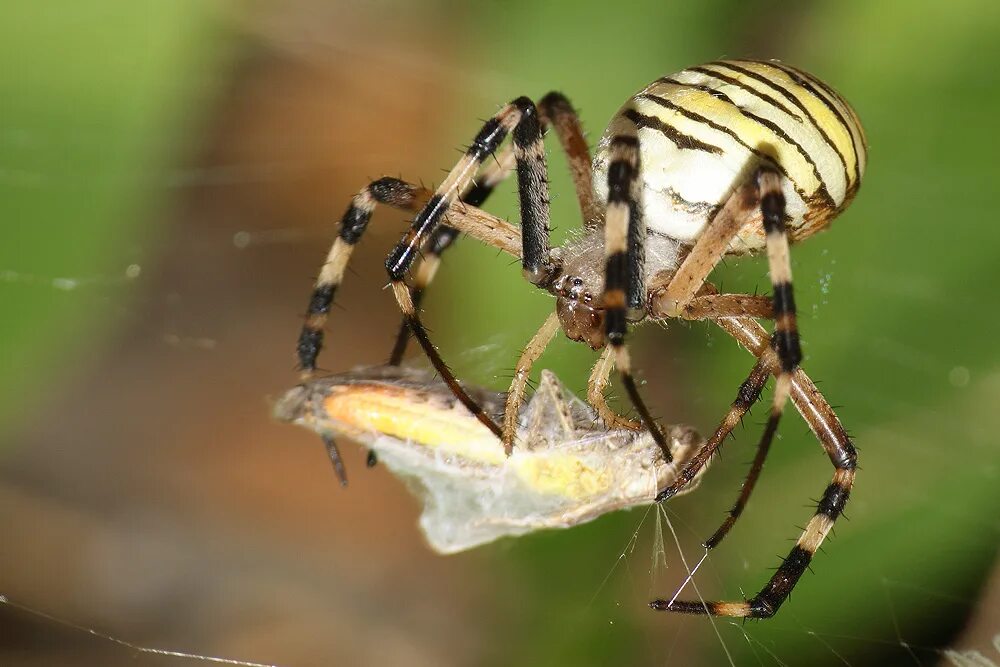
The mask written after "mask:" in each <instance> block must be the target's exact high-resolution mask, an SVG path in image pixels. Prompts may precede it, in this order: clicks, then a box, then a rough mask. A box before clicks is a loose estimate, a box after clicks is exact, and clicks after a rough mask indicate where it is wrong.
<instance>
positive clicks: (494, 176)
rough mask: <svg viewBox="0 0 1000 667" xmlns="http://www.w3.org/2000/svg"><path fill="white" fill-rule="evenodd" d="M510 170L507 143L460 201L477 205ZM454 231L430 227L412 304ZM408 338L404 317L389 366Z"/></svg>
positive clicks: (396, 360) (434, 270) (511, 153)
mask: <svg viewBox="0 0 1000 667" xmlns="http://www.w3.org/2000/svg"><path fill="white" fill-rule="evenodd" d="M513 169H514V151H513V149H512V148H511V147H510V146H507V147H505V148H504V150H503V152H502V153H501V154H500V155H499V156H498V157H497V160H496V162H487V163H486V168H485V169H484V170H483V173H482V174H481V175H480V177H479V178H478V179H476V180H475V181H469V184H468V185H467V186H466V188H465V193H464V194H463V195H462V197H461V200H462V203H463V204H467V205H469V206H476V207H480V206H482V205H483V203H484V202H485V201H486V200H487V199H488V198H489V196H490V195H491V194H492V193H493V190H494V189H495V188H496V186H497V185H499V184H500V183H501V182H503V181H504V180H505V179H506V178H507V176H509V175H510V172H511V171H512V170H513ZM458 234H459V232H458V230H457V229H455V228H454V227H451V226H449V225H446V224H442V225H441V226H440V227H438V228H437V229H435V230H434V233H433V234H431V237H430V239H429V240H428V241H427V243H426V244H425V246H424V250H423V256H422V257H421V260H420V264H419V266H418V267H417V270H416V272H415V273H414V276H413V291H412V293H413V305H414V307H415V308H419V307H420V302H421V301H422V300H423V296H424V290H426V289H427V287H428V286H429V285H430V284H431V281H432V280H434V276H435V275H436V274H437V270H438V267H439V266H440V264H441V255H443V254H444V251H445V250H447V249H448V248H450V247H451V245H452V244H453V243H454V242H455V240H456V239H458ZM409 340H410V326H409V324H407V322H406V318H403V321H402V322H401V323H400V325H399V333H398V334H396V343H395V344H394V345H393V347H392V353H391V354H390V355H389V365H390V366H398V365H399V364H400V363H402V361H403V355H404V354H405V353H406V345H407V343H408V342H409Z"/></svg>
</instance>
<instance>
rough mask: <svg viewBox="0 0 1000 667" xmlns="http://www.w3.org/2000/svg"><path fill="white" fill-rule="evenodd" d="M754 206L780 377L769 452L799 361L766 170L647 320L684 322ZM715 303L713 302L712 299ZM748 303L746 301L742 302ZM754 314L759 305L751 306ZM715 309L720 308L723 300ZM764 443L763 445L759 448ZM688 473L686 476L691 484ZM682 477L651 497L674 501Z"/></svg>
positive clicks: (775, 196) (788, 277) (785, 261)
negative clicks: (760, 232)
mask: <svg viewBox="0 0 1000 667" xmlns="http://www.w3.org/2000/svg"><path fill="white" fill-rule="evenodd" d="M757 206H759V208H760V211H761V214H762V218H763V222H764V229H765V232H766V241H767V254H768V266H769V272H770V275H771V284H772V287H773V291H774V297H773V314H774V319H775V331H774V337H773V339H772V345H773V347H774V349H775V351H776V352H777V354H778V358H779V360H780V367H781V372H780V373H778V375H777V381H776V384H775V390H774V400H773V402H772V403H771V413H770V416H769V417H768V422H767V426H766V427H765V433H764V438H763V439H762V441H761V445H760V447H761V448H765V449H766V448H767V447H769V446H770V442H769V440H770V438H772V437H773V435H774V433H775V432H776V431H777V429H778V423H779V422H780V421H781V413H782V411H783V409H784V406H785V403H786V402H787V400H788V395H789V392H790V390H791V382H792V373H793V372H794V371H795V369H796V368H797V367H798V364H799V362H800V361H801V360H802V352H801V350H800V348H799V335H798V328H797V326H796V320H795V301H794V299H793V297H792V272H791V266H790V261H789V253H788V235H787V233H786V229H785V199H784V196H783V195H782V193H781V179H780V177H779V175H778V173H777V172H776V171H775V170H774V169H773V168H772V167H769V166H761V167H759V168H758V169H757V173H756V178H755V179H754V182H753V183H752V184H747V185H744V186H742V187H740V188H738V189H737V190H735V191H734V192H733V194H732V195H730V197H729V199H728V200H727V201H726V204H725V205H724V206H723V207H722V209H721V210H720V211H719V213H718V214H717V215H716V216H715V217H714V218H713V219H712V221H711V222H710V223H709V225H708V227H706V229H705V230H704V231H703V232H702V234H701V235H700V236H699V237H698V240H697V241H696V242H695V244H694V246H693V247H692V249H691V252H690V253H689V254H688V255H687V257H685V259H684V261H683V262H682V263H681V266H680V267H679V268H678V269H677V272H676V273H675V274H674V275H673V276H672V277H671V278H670V281H669V283H668V284H667V285H666V287H665V288H663V289H660V288H654V289H653V290H652V291H653V293H654V295H655V296H654V297H653V299H652V300H651V301H652V304H651V308H650V311H651V316H652V317H654V318H656V317H684V313H685V310H686V308H687V307H688V305H689V304H691V303H692V302H693V301H695V299H696V295H697V294H699V292H701V291H702V290H703V287H704V284H705V279H706V278H707V277H708V274H709V273H710V272H711V271H712V269H713V268H715V265H716V264H718V262H719V260H721V258H722V255H723V254H724V253H725V251H726V249H727V248H728V247H729V243H730V241H731V240H732V239H733V238H734V237H735V235H736V233H737V232H738V231H739V230H740V228H741V227H742V226H743V225H744V224H745V221H746V219H747V217H748V215H749V214H750V213H751V212H752V210H753V208H754V207H757ZM718 298H719V297H718V296H716V299H718ZM747 298H750V297H748V296H746V295H744V296H743V297H742V299H743V300H745V299H747ZM734 300H735V301H739V300H741V297H740V296H739V295H729V297H728V301H729V305H730V306H732V302H733V301H734ZM749 303H750V305H752V306H754V307H755V308H757V309H760V308H762V307H763V303H761V302H759V301H758V302H754V301H753V300H751V301H750V302H749ZM716 305H726V304H725V300H723V301H722V302H720V303H717V304H716ZM765 443H766V444H765ZM707 460H708V458H707V457H701V456H696V457H695V458H694V460H692V462H691V463H690V464H688V467H691V466H700V465H704V463H705V461H707ZM694 472H697V469H695V470H693V471H692V475H691V476H690V478H691V479H693V473H694ZM687 479H688V476H686V475H682V476H681V477H680V478H678V480H676V481H675V482H674V483H673V484H671V485H670V486H669V487H667V488H666V489H664V490H663V491H661V492H660V494H659V495H658V496H657V498H658V499H660V500H666V499H667V498H670V497H671V496H673V495H675V494H676V493H677V492H678V491H679V490H680V489H681V488H682V487H683V486H684V485H685V484H687V481H686V480H687Z"/></svg>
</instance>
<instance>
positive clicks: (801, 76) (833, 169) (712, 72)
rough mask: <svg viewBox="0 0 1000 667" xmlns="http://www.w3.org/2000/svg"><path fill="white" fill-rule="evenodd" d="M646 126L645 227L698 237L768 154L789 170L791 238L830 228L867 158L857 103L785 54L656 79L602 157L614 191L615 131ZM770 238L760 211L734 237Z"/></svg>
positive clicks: (602, 174)
mask: <svg viewBox="0 0 1000 667" xmlns="http://www.w3.org/2000/svg"><path fill="white" fill-rule="evenodd" d="M631 124H634V126H635V127H637V128H638V131H639V141H640V146H641V156H640V171H641V174H642V176H641V179H642V208H643V216H644V218H645V221H646V226H647V229H648V230H649V231H651V232H659V233H662V234H666V235H668V236H671V237H673V238H675V239H678V240H680V241H684V242H690V241H693V240H694V239H696V238H697V236H698V234H699V233H700V232H701V230H702V229H703V228H704V227H705V225H706V224H707V222H708V221H709V220H710V219H711V217H712V216H713V215H714V214H715V212H716V211H717V210H718V209H719V208H720V207H721V206H722V204H723V203H724V202H725V201H726V199H727V198H728V197H729V195H730V194H731V193H732V192H733V190H734V189H735V188H736V187H738V186H740V185H742V184H743V183H746V182H747V180H748V179H749V178H750V177H751V176H752V175H753V173H754V170H755V169H756V168H757V167H758V166H759V165H761V164H771V165H773V166H774V167H776V168H777V169H778V171H779V173H780V174H781V176H782V190H783V193H784V195H785V200H786V202H787V209H786V210H787V216H788V220H787V228H788V231H789V234H790V236H791V238H792V240H800V239H803V238H806V237H808V236H810V235H811V234H813V233H815V232H816V231H819V230H820V229H823V228H824V227H825V226H826V225H827V224H829V222H830V220H832V219H833V218H834V217H835V216H836V215H837V214H838V213H839V212H840V211H842V210H843V209H844V208H845V207H846V206H847V204H849V203H850V201H851V199H852V198H853V197H854V194H855V192H856V191H857V189H858V186H859V185H860V183H861V177H862V175H863V174H864V169H865V161H866V158H867V154H866V144H865V137H864V132H863V130H862V129H861V124H860V121H859V120H858V117H857V114H855V112H854V110H853V109H852V108H851V107H850V105H848V104H847V102H845V101H844V99H843V98H842V97H841V96H840V95H839V94H837V93H836V92H835V91H834V90H833V89H832V88H830V87H829V86H827V85H826V84H824V83H823V82H821V81H819V80H818V79H816V78H815V77H813V76H812V75H810V74H807V73H805V72H803V71H801V70H798V69H795V68H793V67H790V66H788V65H785V64H783V63H778V62H773V61H768V62H758V61H744V60H728V61H718V62H712V63H708V64H705V65H701V66H698V67H691V68H688V69H685V70H683V71H681V72H677V73H676V74H672V75H670V76H666V77H663V78H660V79H657V80H656V81H654V82H653V83H651V84H650V85H649V86H647V87H646V88H644V89H643V90H641V91H640V92H639V93H637V94H636V95H634V96H633V97H632V98H631V99H630V100H629V101H628V102H626V104H625V105H624V106H623V107H622V108H621V109H620V110H619V111H618V113H617V114H616V115H615V117H614V118H613V119H612V121H611V123H610V124H609V125H608V129H607V130H606V131H605V133H604V136H603V137H602V139H601V142H600V144H599V146H598V148H597V153H596V155H595V157H594V187H595V190H596V191H597V193H598V195H599V198H604V197H606V193H607V187H608V186H607V167H608V161H609V153H608V150H609V146H610V143H611V139H612V138H613V137H615V136H617V135H619V134H620V133H622V132H623V130H625V129H627V128H628V126H629V125H631ZM763 247H764V230H763V227H762V224H761V218H760V214H759V213H757V214H756V215H755V216H754V217H752V218H751V219H750V220H749V221H748V222H747V224H746V225H744V227H743V229H742V230H741V231H740V233H739V235H738V236H737V237H736V238H735V239H734V240H733V242H732V243H731V244H730V246H729V251H730V252H735V253H739V252H748V251H753V250H758V249H761V248H763Z"/></svg>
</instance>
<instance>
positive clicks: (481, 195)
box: [389, 91, 601, 366]
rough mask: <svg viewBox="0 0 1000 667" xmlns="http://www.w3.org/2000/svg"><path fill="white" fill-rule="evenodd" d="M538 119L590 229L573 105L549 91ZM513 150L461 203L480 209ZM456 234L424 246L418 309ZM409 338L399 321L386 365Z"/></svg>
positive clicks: (506, 170) (583, 156)
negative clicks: (561, 158)
mask: <svg viewBox="0 0 1000 667" xmlns="http://www.w3.org/2000/svg"><path fill="white" fill-rule="evenodd" d="M538 120H539V123H540V125H541V129H542V132H543V133H544V132H546V131H547V129H548V128H549V127H550V126H551V127H554V128H555V131H556V135H557V136H558V138H559V143H560V145H561V146H562V148H563V151H564V152H565V153H566V160H567V162H568V164H569V169H570V174H571V176H572V178H573V184H574V186H575V189H576V196H577V201H578V202H579V205H580V213H581V215H582V216H583V220H584V221H585V223H586V224H587V225H588V226H590V225H593V224H596V223H595V222H594V221H598V220H600V218H601V212H600V210H599V209H598V207H597V204H596V202H595V200H594V187H593V182H592V179H591V171H590V149H589V148H588V147H587V141H586V139H585V138H584V136H583V127H582V126H581V124H580V119H579V116H578V115H577V113H576V110H575V109H574V108H573V105H572V104H571V103H570V101H569V100H568V99H567V98H566V96H564V95H563V94H562V93H558V92H554V91H553V92H550V93H548V94H547V95H546V96H545V97H543V98H542V99H541V100H539V102H538ZM514 153H515V151H514V147H513V146H511V145H507V146H504V148H503V150H501V152H500V153H499V154H498V155H497V159H496V160H495V161H486V162H485V163H484V168H483V170H482V172H481V173H480V174H479V177H478V178H476V179H475V180H474V182H472V183H470V186H467V187H466V191H465V193H464V194H463V195H462V197H461V199H462V202H464V203H466V204H470V205H472V206H477V207H480V206H482V205H483V204H484V203H485V202H486V199H487V198H488V197H489V196H490V195H491V194H492V193H493V191H494V190H495V189H496V187H497V186H498V185H500V184H501V183H502V182H503V181H505V180H506V179H507V177H508V176H510V174H511V173H512V172H513V171H514V168H515V166H516V161H515V154H514ZM457 237H458V233H457V232H456V231H455V230H454V229H453V228H451V227H448V226H447V225H444V224H442V225H441V226H440V227H439V228H438V229H437V230H435V232H434V234H433V235H431V238H430V240H429V241H428V242H427V244H426V245H425V247H424V250H423V257H422V259H421V261H420V265H419V267H418V268H417V270H416V271H415V274H414V277H413V304H414V306H415V307H417V308H419V307H420V302H421V301H422V299H423V294H424V290H426V289H427V287H428V286H429V285H430V283H431V281H432V280H433V279H434V276H435V274H436V273H437V269H438V266H439V265H440V263H441V255H442V254H443V253H444V251H445V250H447V249H448V248H449V247H451V245H452V243H454V241H455V240H456V239H457ZM409 339H410V327H409V325H408V324H407V322H406V319H405V318H403V321H402V323H401V324H400V328H399V333H398V334H397V336H396V343H395V345H394V346H393V348H392V354H391V355H390V357H389V364H390V365H393V366H395V365H398V364H400V363H401V362H402V360H403V355H404V354H405V352H406V345H407V343H408V341H409Z"/></svg>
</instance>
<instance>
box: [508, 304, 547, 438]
mask: <svg viewBox="0 0 1000 667" xmlns="http://www.w3.org/2000/svg"><path fill="white" fill-rule="evenodd" d="M558 331H559V316H558V314H556V313H555V312H553V313H551V314H550V315H549V316H548V318H546V320H545V322H544V324H542V326H541V328H540V329H539V330H538V331H537V332H536V333H535V335H534V336H532V338H531V340H530V341H528V344H527V345H526V346H525V348H524V351H523V352H522V353H521V356H520V358H519V359H518V360H517V366H516V367H515V369H514V379H513V381H511V384H510V389H509V390H508V391H507V401H506V403H505V405H504V411H503V435H502V436H501V437H500V440H501V441H502V442H503V449H504V452H505V453H506V454H507V456H510V455H511V452H512V451H513V449H514V436H515V435H516V434H517V420H518V416H519V414H520V411H521V402H522V401H523V400H524V392H525V387H526V386H527V384H528V375H529V374H530V373H531V367H532V365H533V364H534V363H535V361H537V360H538V357H540V356H541V355H542V352H544V351H545V348H546V347H548V344H549V343H550V342H552V338H553V336H555V335H556V332H558Z"/></svg>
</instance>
